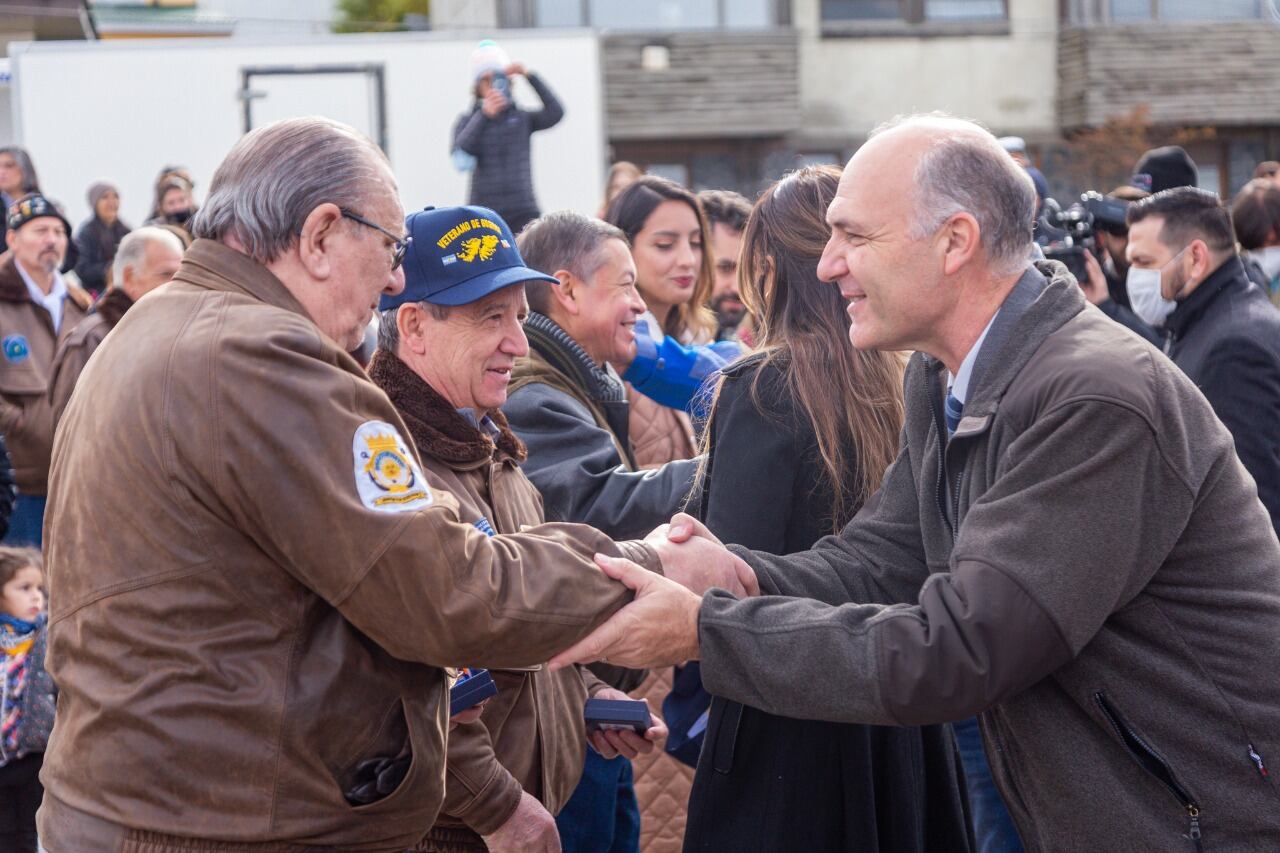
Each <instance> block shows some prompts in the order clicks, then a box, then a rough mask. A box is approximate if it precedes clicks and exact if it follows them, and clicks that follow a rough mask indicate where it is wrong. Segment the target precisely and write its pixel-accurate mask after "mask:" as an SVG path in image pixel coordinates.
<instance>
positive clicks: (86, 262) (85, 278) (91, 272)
mask: <svg viewBox="0 0 1280 853" xmlns="http://www.w3.org/2000/svg"><path fill="white" fill-rule="evenodd" d="M75 239H76V251H77V252H78V253H79V255H80V257H79V259H78V260H77V261H76V276H77V277H79V279H80V283H81V284H83V285H84V286H85V287H86V288H89V289H90V290H101V289H102V287H103V285H104V284H105V283H106V276H107V264H109V263H110V261H109V260H108V259H107V257H106V255H104V254H103V251H102V238H101V236H100V235H99V233H98V229H97V228H96V227H95V226H94V224H93V222H92V221H89V222H85V223H84V224H82V225H81V226H80V228H79V230H77V231H76V238H75Z"/></svg>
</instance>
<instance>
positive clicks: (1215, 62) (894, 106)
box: [432, 0, 1280, 195]
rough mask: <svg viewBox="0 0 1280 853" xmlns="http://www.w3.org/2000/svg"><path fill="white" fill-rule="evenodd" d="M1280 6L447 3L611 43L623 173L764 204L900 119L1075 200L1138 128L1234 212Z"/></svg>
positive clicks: (439, 14) (1262, 0)
mask: <svg viewBox="0 0 1280 853" xmlns="http://www.w3.org/2000/svg"><path fill="white" fill-rule="evenodd" d="M1275 6H1276V3H1275V0H653V2H645V3H635V2H631V0H479V2H472V0H467V2H463V0H437V2H435V3H433V4H432V26H433V27H434V28H436V29H461V30H468V31H474V32H476V33H477V37H481V36H483V35H493V36H496V37H498V38H500V37H501V34H500V30H502V29H504V28H528V27H591V28H594V29H597V30H598V31H599V32H600V37H601V41H602V57H603V64H604V72H603V73H604V84H605V111H606V120H605V128H606V134H607V136H608V141H609V144H610V149H611V155H612V158H613V159H617V160H624V159H625V160H632V161H634V162H637V163H639V164H641V165H643V166H645V167H647V168H648V169H649V170H650V171H653V172H656V173H659V174H663V175H666V176H668V177H671V178H674V179H676V180H679V181H681V182H682V183H686V184H688V185H690V186H692V187H694V188H696V189H699V188H703V187H733V188H736V189H739V190H740V191H743V192H747V193H753V192H754V191H756V190H758V189H759V188H760V187H761V186H762V185H763V184H765V183H767V182H769V181H771V180H773V179H775V178H776V177H778V176H779V175H780V174H782V173H783V172H785V171H786V170H787V169H790V168H794V167H796V166H798V165H802V164H806V163H813V162H836V163H839V162H843V161H844V160H845V159H846V158H847V157H848V156H849V155H850V154H851V153H852V152H853V151H854V150H855V149H856V148H857V146H858V145H860V144H861V143H862V142H863V141H864V140H865V139H866V137H867V135H868V134H869V133H870V132H871V131H872V129H874V127H875V126H876V125H877V124H879V123H880V122H882V121H884V120H885V119H888V118H890V117H892V116H894V115H898V114H904V113H916V112H928V111H930V110H945V111H946V112H949V113H952V114H955V115H961V116H965V117H968V118H973V119H976V120H978V121H980V122H982V123H983V124H985V125H986V126H987V127H989V128H990V129H991V130H992V131H993V132H995V133H997V134H1000V135H1016V136H1021V137H1023V138H1024V139H1026V140H1027V142H1028V143H1029V145H1030V147H1031V151H1032V153H1033V156H1034V157H1035V158H1036V159H1037V160H1038V161H1039V162H1040V163H1041V165H1042V166H1044V167H1045V169H1046V172H1048V173H1050V179H1051V181H1052V183H1053V186H1054V189H1055V192H1056V193H1058V194H1060V195H1071V194H1074V193H1076V192H1079V191H1081V190H1083V189H1091V188H1095V187H1094V186H1092V185H1090V181H1091V180H1098V181H1101V180H1104V179H1106V177H1107V176H1103V175H1099V176H1098V177H1092V176H1091V175H1089V174H1084V173H1081V171H1080V170H1079V169H1078V168H1077V169H1072V170H1068V169H1065V168H1059V167H1062V166H1063V165H1064V164H1065V163H1067V162H1069V161H1073V160H1077V159H1080V158H1079V146H1080V145H1081V144H1083V143H1080V142H1073V140H1076V139H1077V137H1081V134H1085V135H1086V136H1085V137H1083V138H1087V134H1088V132H1089V131H1090V130H1091V129H1096V128H1099V127H1104V126H1106V125H1107V124H1108V122H1111V121H1115V120H1125V119H1126V118H1128V119H1129V120H1130V122H1131V124H1132V123H1134V122H1136V123H1139V124H1142V126H1143V128H1144V133H1145V134H1146V138H1147V139H1148V140H1149V141H1150V143H1151V144H1152V145H1155V144H1164V143H1168V142H1177V143H1179V144H1183V145H1184V147H1186V148H1187V149H1188V150H1189V151H1191V152H1192V155H1193V156H1194V157H1195V158H1196V159H1197V162H1199V163H1200V165H1201V167H1202V172H1203V175H1202V184H1203V185H1205V186H1207V187H1209V188H1212V189H1215V190H1217V191H1219V192H1222V193H1230V192H1233V191H1234V190H1236V189H1237V188H1238V187H1239V186H1241V185H1242V184H1243V183H1244V181H1245V180H1247V177H1248V175H1249V174H1251V173H1252V168H1253V165H1254V164H1255V163H1256V162H1257V161H1259V160H1262V159H1266V158H1268V157H1273V158H1274V157H1275V156H1277V154H1280V98H1277V97H1275V92H1276V88H1277V81H1280V20H1277V18H1276V16H1275ZM1097 144H1100V145H1104V144H1107V143H1106V138H1105V136H1104V137H1102V138H1100V139H1099V140H1098V143H1097ZM1095 171H1099V170H1095ZM1101 171H1106V170H1101ZM1096 188H1100V189H1106V188H1109V187H1101V186H1099V187H1096Z"/></svg>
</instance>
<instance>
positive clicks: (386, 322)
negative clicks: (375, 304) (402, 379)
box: [378, 302, 458, 355]
mask: <svg viewBox="0 0 1280 853" xmlns="http://www.w3.org/2000/svg"><path fill="white" fill-rule="evenodd" d="M411 304H413V303H410V302H404V303H402V304H400V305H397V306H396V307H395V308H388V309H387V310H386V311H379V312H378V349H380V350H385V351H386V352H389V353H391V354H392V355H396V350H397V349H398V348H399V346H400V329H399V327H398V326H396V314H398V313H399V312H400V309H401V308H403V307H404V306H405V305H411ZM417 305H418V307H419V308H421V309H422V310H423V311H427V312H428V313H430V314H431V316H432V317H435V318H436V319H437V320H440V321H444V320H448V319H449V315H451V314H452V313H453V309H454V308H455V307H458V306H454V305H436V304H435V303H434V302H419V303H417Z"/></svg>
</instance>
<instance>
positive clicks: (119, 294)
mask: <svg viewBox="0 0 1280 853" xmlns="http://www.w3.org/2000/svg"><path fill="white" fill-rule="evenodd" d="M132 305H133V300H132V299H130V298H129V295H128V294H127V293H125V292H124V291H123V290H121V289H120V288H118V287H113V288H111V289H110V290H108V291H107V292H106V293H104V294H102V298H101V299H99V300H98V301H97V302H96V303H95V304H94V306H93V308H92V309H91V310H90V311H89V316H87V317H85V318H84V319H83V320H81V321H80V323H79V324H78V325H77V326H76V327H75V329H73V330H72V331H71V334H69V335H67V336H65V337H64V338H63V339H62V343H60V344H58V351H57V353H56V354H55V355H54V357H53V366H52V367H50V368H49V408H50V409H51V410H52V417H53V427H54V429H55V430H56V429H57V428H58V421H60V420H61V419H62V413H63V411H64V410H65V409H66V408H67V401H68V400H70V399H71V392H72V391H74V390H75V387H76V380H77V379H79V378H80V374H81V373H82V372H84V366H85V365H86V364H88V363H89V356H91V355H93V353H94V351H95V350H97V348H98V345H99V344H101V343H102V340H103V338H105V337H106V336H107V332H110V331H111V330H112V329H114V328H115V327H116V323H119V322H120V318H121V317H123V316H124V312H126V311H128V310H129V308H130V307H131V306H132Z"/></svg>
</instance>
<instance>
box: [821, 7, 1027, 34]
mask: <svg viewBox="0 0 1280 853" xmlns="http://www.w3.org/2000/svg"><path fill="white" fill-rule="evenodd" d="M821 9H822V25H823V32H824V34H826V35H841V34H845V33H847V34H851V35H857V34H859V33H860V32H861V31H867V32H873V33H880V32H891V31H893V30H895V29H896V30H901V31H908V32H909V31H912V30H922V29H923V30H928V29H931V28H938V29H939V31H940V32H946V31H947V30H948V29H950V28H955V27H956V26H959V27H961V28H972V27H983V26H990V25H992V24H995V25H997V26H998V27H1002V28H1003V29H1004V31H1007V29H1008V19H1009V4H1008V0H822V7H821Z"/></svg>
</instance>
